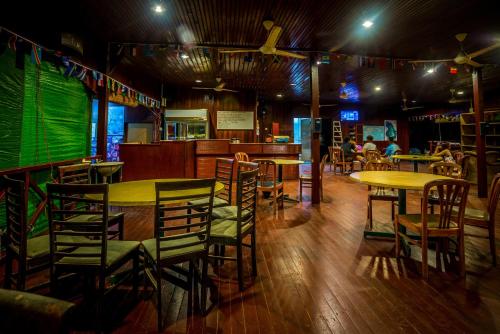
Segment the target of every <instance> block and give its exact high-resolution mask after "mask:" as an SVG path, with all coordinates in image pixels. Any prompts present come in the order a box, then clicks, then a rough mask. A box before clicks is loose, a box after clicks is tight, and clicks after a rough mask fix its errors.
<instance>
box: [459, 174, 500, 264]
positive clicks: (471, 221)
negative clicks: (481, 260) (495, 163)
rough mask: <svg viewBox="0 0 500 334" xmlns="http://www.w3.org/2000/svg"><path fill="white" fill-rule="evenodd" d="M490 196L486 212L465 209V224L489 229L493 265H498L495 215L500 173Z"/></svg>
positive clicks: (499, 192) (491, 188) (499, 196)
mask: <svg viewBox="0 0 500 334" xmlns="http://www.w3.org/2000/svg"><path fill="white" fill-rule="evenodd" d="M489 195H490V196H489V197H488V207H487V209H486V210H478V209H472V208H465V214H464V224H465V225H470V226H476V227H481V228H486V229H488V238H489V240H490V252H491V258H492V262H493V265H494V266H496V265H497V256H496V246H495V213H496V209H497V204H498V200H499V198H500V173H497V174H495V176H494V177H493V182H491V187H490V194H489Z"/></svg>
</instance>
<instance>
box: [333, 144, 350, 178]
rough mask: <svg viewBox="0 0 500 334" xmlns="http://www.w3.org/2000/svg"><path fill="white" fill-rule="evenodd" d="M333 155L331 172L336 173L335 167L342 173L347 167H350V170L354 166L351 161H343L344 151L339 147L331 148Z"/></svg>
mask: <svg viewBox="0 0 500 334" xmlns="http://www.w3.org/2000/svg"><path fill="white" fill-rule="evenodd" d="M333 155H334V157H335V163H334V165H333V174H334V175H335V174H337V167H340V173H341V174H344V173H345V172H347V167H350V170H351V171H352V170H353V168H354V166H353V162H352V161H345V158H344V151H343V150H342V148H340V147H334V148H333Z"/></svg>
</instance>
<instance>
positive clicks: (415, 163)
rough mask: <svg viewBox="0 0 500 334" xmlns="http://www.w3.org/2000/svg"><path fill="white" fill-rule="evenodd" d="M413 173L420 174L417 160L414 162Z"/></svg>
mask: <svg viewBox="0 0 500 334" xmlns="http://www.w3.org/2000/svg"><path fill="white" fill-rule="evenodd" d="M413 171H414V172H415V173H418V161H417V160H415V161H413Z"/></svg>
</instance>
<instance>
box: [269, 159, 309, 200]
mask: <svg viewBox="0 0 500 334" xmlns="http://www.w3.org/2000/svg"><path fill="white" fill-rule="evenodd" d="M269 160H272V161H274V163H275V164H276V165H277V166H278V181H279V182H283V166H294V165H302V164H303V163H304V161H302V160H293V159H269ZM283 199H284V200H286V201H289V202H294V203H298V202H299V200H297V199H294V198H291V197H290V195H288V194H283Z"/></svg>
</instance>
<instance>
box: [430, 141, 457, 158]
mask: <svg viewBox="0 0 500 334" xmlns="http://www.w3.org/2000/svg"><path fill="white" fill-rule="evenodd" d="M432 156H434V157H442V158H443V160H444V161H445V162H455V159H453V155H452V154H451V151H450V144H449V143H441V144H440V145H437V146H436V150H435V151H434V153H433V154H432Z"/></svg>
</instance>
